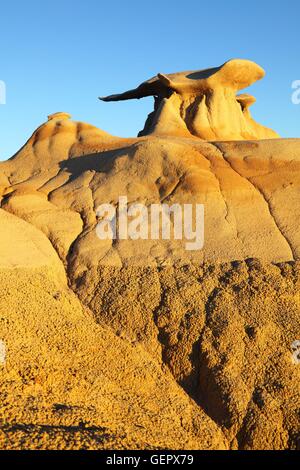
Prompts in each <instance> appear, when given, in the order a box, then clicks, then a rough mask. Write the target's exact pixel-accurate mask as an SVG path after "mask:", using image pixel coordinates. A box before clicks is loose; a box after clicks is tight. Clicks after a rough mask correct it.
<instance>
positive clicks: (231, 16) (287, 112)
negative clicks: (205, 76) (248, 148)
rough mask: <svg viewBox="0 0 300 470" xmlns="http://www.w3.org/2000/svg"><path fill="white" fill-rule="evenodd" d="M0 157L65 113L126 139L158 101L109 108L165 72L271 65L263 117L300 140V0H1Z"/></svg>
mask: <svg viewBox="0 0 300 470" xmlns="http://www.w3.org/2000/svg"><path fill="white" fill-rule="evenodd" d="M0 17H1V27H0V44H1V68H0V80H2V81H4V82H5V83H6V87H7V103H6V105H0V159H6V158H8V157H10V156H12V155H13V154H14V153H15V152H16V151H17V150H18V149H19V148H20V147H21V146H22V145H23V144H24V143H25V141H26V140H27V138H28V137H29V136H30V135H31V134H32V132H33V131H34V130H35V128H36V127H37V126H39V125H40V124H41V123H42V122H44V121H45V120H46V116H47V115H48V114H51V113H53V112H57V111H65V112H69V113H70V114H72V116H73V118H74V119H75V120H80V121H85V122H89V123H91V124H94V125H95V126H97V127H100V128H102V129H104V130H106V131H107V132H110V133H112V134H115V135H120V136H133V135H136V134H137V132H138V130H140V129H141V128H143V124H144V121H145V118H146V116H147V114H148V113H149V112H150V111H151V110H152V99H151V98H147V99H144V100H138V101H137V100H134V101H127V102H120V103H102V102H100V101H98V99H97V97H98V96H99V95H105V94H112V93H115V92H120V91H124V90H126V89H128V88H132V87H135V86H136V85H138V84H139V83H140V82H142V81H143V80H145V79H147V78H149V77H151V76H153V75H155V74H156V73H157V72H163V73H170V72H176V71H180V70H193V69H200V68H207V67H210V66H216V65H220V64H221V63H223V62H225V61H226V60H228V59H230V58H234V57H238V58H245V59H251V60H254V61H256V62H258V63H259V64H260V65H262V66H263V67H264V68H265V70H266V72H267V76H266V78H265V79H264V80H262V81H260V82H258V83H257V84H255V85H253V86H252V87H251V93H252V94H254V95H255V96H256V98H257V103H256V104H255V105H254V106H253V108H252V114H253V116H254V117H255V118H256V119H257V120H258V121H259V122H261V123H262V124H265V125H268V126H269V127H272V128H274V129H275V130H277V132H279V133H280V134H281V135H282V136H283V137H300V105H298V106H296V105H293V104H292V101H291V94H292V89H291V84H292V82H293V81H294V80H300V36H299V29H300V28H299V27H300V2H299V1H298V0H286V1H285V2H280V1H273V2H271V1H263V0H260V1H257V0H252V1H250V2H245V3H243V2H241V1H237V0H226V1H221V0H219V1H218V0H214V1H213V2H207V1H202V0H188V1H185V2H183V1H178V0H173V1H169V0H167V1H163V0H161V1H158V0H151V1H148V2H143V1H142V0H139V1H136V0H133V1H130V0H127V1H124V0H123V1H120V0H118V1H114V0H111V1H101V0H98V1H96V0H85V1H83V0H81V1H79V0H60V1H57V0H51V1H48V0H44V1H43V2H41V1H36V0H27V1H26V2H25V1H21V0H20V1H16V0H11V1H10V2H1V7H0Z"/></svg>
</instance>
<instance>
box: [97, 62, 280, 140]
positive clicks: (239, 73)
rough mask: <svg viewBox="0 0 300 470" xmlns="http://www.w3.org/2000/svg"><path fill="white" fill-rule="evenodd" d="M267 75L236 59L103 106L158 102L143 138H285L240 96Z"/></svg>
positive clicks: (164, 79) (161, 79)
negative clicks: (148, 100) (133, 101)
mask: <svg viewBox="0 0 300 470" xmlns="http://www.w3.org/2000/svg"><path fill="white" fill-rule="evenodd" d="M264 75H265V72H264V70H263V69H262V68H261V67H260V66H259V65H257V64H255V63H254V62H251V61H249V60H241V59H234V60H230V61H228V62H226V63H225V64H223V65H221V66H220V67H215V68H212V69H206V70H197V71H188V72H181V73H173V74H169V75H164V74H161V73H159V74H158V75H157V76H156V77H153V78H151V79H150V80H147V81H146V82H143V83H142V84H141V85H140V86H138V87H137V88H136V89H134V90H129V91H126V92H125V93H122V94H117V95H111V96H106V97H102V98H100V99H101V100H103V101H119V100H128V99H135V98H137V99H140V98H144V97H146V96H154V101H155V104H154V111H153V113H151V114H150V115H149V116H148V119H147V122H146V124H145V127H144V129H143V131H141V132H140V135H148V134H155V135H176V136H178V135H181V136H191V135H194V136H197V137H200V138H202V139H205V140H247V139H252V140H253V139H271V138H276V137H279V136H278V134H277V133H276V132H274V131H273V130H271V129H268V128H266V127H264V126H262V125H260V124H258V123H257V122H255V121H254V120H253V119H252V117H251V114H250V111H249V106H250V105H251V104H253V103H254V102H255V98H253V97H252V96H250V95H246V94H243V95H237V92H238V91H239V90H243V89H244V88H246V87H248V86H250V85H252V84H253V83H254V82H256V81H257V80H260V79H261V78H263V77H264Z"/></svg>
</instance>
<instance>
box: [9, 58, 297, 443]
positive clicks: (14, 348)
mask: <svg viewBox="0 0 300 470" xmlns="http://www.w3.org/2000/svg"><path fill="white" fill-rule="evenodd" d="M263 75H264V72H263V70H262V69H261V67H259V66H257V65H256V64H254V63H252V62H249V61H242V60H233V61H229V62H227V63H226V64H224V65H223V66H221V67H216V68H215V69H210V70H205V71H198V72H197V71H196V72H184V73H179V74H171V75H164V74H159V75H158V76H157V77H154V78H153V79H150V80H149V81H147V82H144V83H143V84H142V85H140V86H139V87H138V88H137V89H134V90H130V91H129V92H125V93H123V94H120V95H112V96H110V97H106V98H103V99H104V100H106V101H116V100H122V99H131V98H142V97H143V96H150V95H153V96H154V97H155V108H154V111H153V113H151V114H150V115H149V117H148V119H147V121H146V125H145V128H144V130H143V131H141V133H140V135H139V137H137V138H131V139H124V138H118V137H114V136H112V135H109V134H107V133H106V132H104V131H101V130H99V129H97V128H95V127H93V126H92V125H89V124H84V123H81V122H74V121H72V120H71V117H70V116H69V115H68V114H66V113H56V114H54V115H51V116H49V119H48V121H47V122H46V123H45V124H43V125H41V126H40V127H39V128H38V129H37V130H36V131H35V132H34V134H33V135H32V137H31V138H30V139H29V140H28V142H27V143H26V144H25V145H24V147H23V148H22V149H21V150H20V151H19V152H18V153H17V154H16V155H15V156H14V157H12V158H11V159H10V160H8V161H5V162H1V163H0V199H1V209H0V221H1V225H0V227H1V228H0V279H1V281H0V339H1V340H2V342H3V344H5V349H6V357H5V360H4V358H3V361H2V363H1V364H0V396H1V405H0V447H1V448H2V449H83V448H84V449H108V448H109V449H111V448H114V449H150V448H151V449H161V448H164V449H166V448H169V449H249V450H250V449H297V448H298V449H299V446H300V441H299V439H300V431H299V429H300V419H299V409H300V385H299V384H300V364H297V363H296V362H295V361H293V360H292V351H291V344H292V343H293V342H294V341H296V340H300V327H299V325H300V232H299V229H298V223H299V219H300V171H299V169H300V140H299V139H281V138H280V137H279V136H278V135H277V134H276V132H274V131H272V130H270V129H268V128H266V127H264V126H262V125H260V124H258V123H256V122H255V121H254V120H253V118H252V117H251V114H250V111H249V106H250V105H251V104H252V103H253V102H254V101H255V99H254V98H253V97H252V96H251V95H246V94H242V95H237V93H238V92H239V90H242V89H244V88H245V87H248V86H249V85H251V84H252V83H253V82H255V81H256V80H258V79H260V78H262V77H263ZM107 106H114V105H113V104H111V105H109V104H108V105H107ZM120 195H125V196H127V198H128V201H129V202H141V203H143V204H145V205H149V204H152V203H161V202H164V203H168V204H174V203H177V204H185V203H191V202H199V203H201V204H203V205H204V208H205V227H204V230H205V240H204V247H203V249H202V250H199V251H198V252H192V253H188V252H186V251H185V250H184V246H183V244H182V243H180V242H178V241H176V240H175V241H165V240H164V241H160V240H136V241H132V240H131V241H129V240H113V241H112V240H100V239H99V237H97V234H96V229H95V228H96V225H97V215H96V209H97V207H98V206H99V205H100V204H102V203H107V202H108V203H111V204H114V205H117V203H118V198H119V196H120Z"/></svg>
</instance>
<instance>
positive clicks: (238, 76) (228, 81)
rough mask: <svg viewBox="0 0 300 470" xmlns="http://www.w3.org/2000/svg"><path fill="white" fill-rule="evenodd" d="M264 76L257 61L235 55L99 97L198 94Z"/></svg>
mask: <svg viewBox="0 0 300 470" xmlns="http://www.w3.org/2000/svg"><path fill="white" fill-rule="evenodd" d="M264 76H265V71H264V70H263V68H262V67H260V66H259V65H258V64H256V63H255V62H252V61H250V60H243V59H232V60H229V61H228V62H225V63H224V64H223V65H221V66H220V67H214V68H210V69H205V70H196V71H186V72H179V73H172V74H168V75H165V74H162V73H159V74H158V75H156V76H155V77H153V78H150V80H147V81H145V82H143V83H142V84H141V85H139V86H138V87H137V88H135V89H133V90H129V91H126V92H125V93H121V94H116V95H110V96H105V97H100V98H99V99H100V100H102V101H120V100H129V99H140V98H144V97H146V96H152V95H153V96H169V95H170V93H172V92H176V93H178V94H198V93H201V92H204V91H206V90H209V89H215V88H218V87H226V88H231V89H233V90H236V91H238V90H242V89H244V88H246V87H248V86H250V85H252V83H255V82H256V81H257V80H260V79H262V78H263V77H264Z"/></svg>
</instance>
